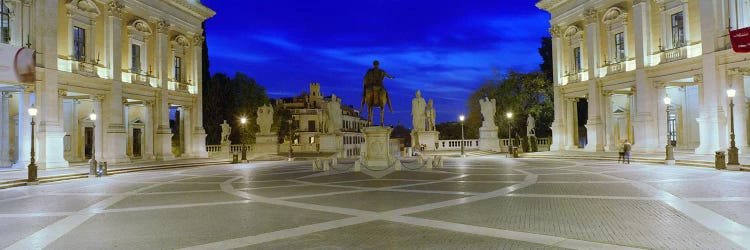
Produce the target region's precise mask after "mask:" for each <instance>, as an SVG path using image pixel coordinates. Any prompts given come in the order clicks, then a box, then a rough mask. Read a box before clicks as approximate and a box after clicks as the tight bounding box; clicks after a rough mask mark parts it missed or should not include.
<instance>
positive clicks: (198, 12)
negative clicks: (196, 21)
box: [166, 0, 216, 20]
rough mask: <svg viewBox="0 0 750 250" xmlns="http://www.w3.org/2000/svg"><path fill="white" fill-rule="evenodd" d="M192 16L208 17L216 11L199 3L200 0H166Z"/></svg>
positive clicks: (204, 18)
mask: <svg viewBox="0 0 750 250" xmlns="http://www.w3.org/2000/svg"><path fill="white" fill-rule="evenodd" d="M166 2H168V3H170V4H172V5H174V6H176V7H178V8H180V9H182V10H184V11H186V12H188V13H190V14H192V15H194V16H197V17H200V18H202V19H203V20H206V19H209V18H211V17H213V16H214V15H216V12H215V11H214V10H212V9H209V8H208V7H206V6H205V5H203V4H201V3H200V0H168V1H166Z"/></svg>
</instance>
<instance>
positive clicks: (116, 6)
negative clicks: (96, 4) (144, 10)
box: [107, 1, 125, 17]
mask: <svg viewBox="0 0 750 250" xmlns="http://www.w3.org/2000/svg"><path fill="white" fill-rule="evenodd" d="M124 12H125V6H124V5H122V3H120V1H111V2H109V3H107V15H109V16H113V17H122V14H123V13H124Z"/></svg>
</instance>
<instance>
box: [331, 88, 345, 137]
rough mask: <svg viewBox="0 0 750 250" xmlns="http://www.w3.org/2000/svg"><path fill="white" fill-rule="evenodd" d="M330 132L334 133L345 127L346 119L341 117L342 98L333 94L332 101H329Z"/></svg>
mask: <svg viewBox="0 0 750 250" xmlns="http://www.w3.org/2000/svg"><path fill="white" fill-rule="evenodd" d="M327 124H328V132H329V133H334V132H336V131H339V130H341V128H343V127H344V120H343V119H342V118H341V99H339V98H337V97H336V95H331V102H329V103H328V122H327Z"/></svg>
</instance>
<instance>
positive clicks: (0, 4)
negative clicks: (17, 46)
mask: <svg viewBox="0 0 750 250" xmlns="http://www.w3.org/2000/svg"><path fill="white" fill-rule="evenodd" d="M0 42H1V43H9V42H10V9H9V8H8V6H5V0H1V1H0Z"/></svg>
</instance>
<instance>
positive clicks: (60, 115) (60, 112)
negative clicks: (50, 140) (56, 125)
mask: <svg viewBox="0 0 750 250" xmlns="http://www.w3.org/2000/svg"><path fill="white" fill-rule="evenodd" d="M67 95H68V91H67V90H64V89H57V120H58V121H60V127H62V129H63V131H65V108H64V106H63V100H64V99H65V96H67Z"/></svg>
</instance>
